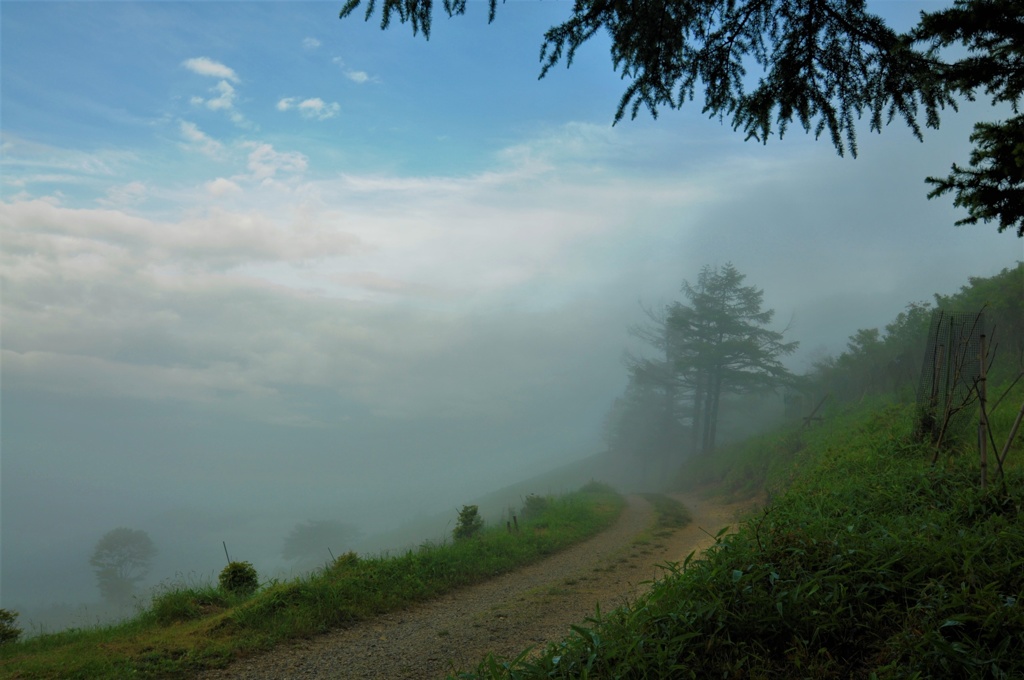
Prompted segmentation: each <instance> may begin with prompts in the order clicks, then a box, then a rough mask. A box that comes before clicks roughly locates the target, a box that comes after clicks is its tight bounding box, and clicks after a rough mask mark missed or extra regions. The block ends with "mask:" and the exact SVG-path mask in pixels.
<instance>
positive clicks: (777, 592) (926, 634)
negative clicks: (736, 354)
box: [462, 388, 1024, 678]
mask: <svg viewBox="0 0 1024 680" xmlns="http://www.w3.org/2000/svg"><path fill="white" fill-rule="evenodd" d="M1022 399H1024V391H1022V390H1021V389H1020V388H1018V389H1017V390H1016V393H1015V394H1014V395H1013V396H1012V397H1011V398H1009V399H1008V400H1007V403H1006V406H1004V407H1003V408H1002V409H1001V410H1000V412H999V413H998V414H997V415H996V417H995V418H994V425H995V429H996V432H997V433H1001V435H999V434H997V441H1005V438H1006V432H1007V431H1008V429H1009V423H1010V422H1011V421H1012V418H1013V415H1015V411H1016V408H1018V407H1019V405H1020V403H1021V401H1022ZM911 411H912V410H911V409H910V408H907V407H899V406H876V407H874V408H867V409H865V408H862V409H861V410H859V411H858V412H857V413H852V414H846V415H841V414H835V413H833V414H832V416H831V417H830V418H829V420H827V421H826V423H825V424H824V425H819V426H817V427H815V428H813V429H811V430H805V431H802V432H797V431H790V432H781V433H775V434H774V435H770V436H766V437H762V438H759V439H758V440H756V441H752V442H747V443H745V444H743V445H740V446H738V447H735V448H733V449H732V450H730V451H727V452H724V453H723V455H722V456H720V457H719V458H718V460H717V461H714V462H712V461H707V460H704V461H696V462H695V463H694V465H693V466H692V467H691V468H690V469H689V471H688V472H689V474H688V476H689V477H690V478H691V479H697V480H701V481H712V480H713V481H717V482H718V483H719V484H720V485H721V489H722V490H723V492H726V493H730V494H734V495H735V494H742V493H750V492H752V491H754V490H756V489H757V488H760V487H762V486H763V487H766V488H768V489H774V491H775V493H774V494H773V495H774V500H773V503H772V505H771V507H770V509H769V510H767V511H765V513H764V514H763V515H761V516H758V517H756V518H754V519H752V520H750V521H749V522H748V523H746V524H745V525H744V527H743V528H742V529H741V531H739V532H738V533H737V534H734V535H731V536H723V537H720V539H719V542H718V543H717V545H716V546H715V547H714V548H712V550H711V551H710V553H709V554H708V555H707V557H706V559H700V560H687V561H686V562H685V563H684V564H681V565H678V566H677V568H676V569H675V571H674V572H673V573H671V574H670V575H668V576H667V577H666V578H665V579H664V580H662V581H660V582H659V584H658V585H657V586H656V587H655V588H654V589H653V590H652V592H651V593H650V594H649V595H648V596H645V597H643V598H640V599H639V600H637V601H636V602H634V603H632V604H631V605H630V606H628V607H625V608H623V609H620V610H616V611H614V612H611V613H608V614H605V615H604V616H599V617H595V619H594V620H592V621H590V622H588V623H587V624H586V625H585V626H581V627H579V628H577V629H576V630H575V631H574V633H573V634H572V635H571V636H570V637H569V638H567V639H566V640H564V641H563V642H561V643H558V644H555V645H552V646H551V647H550V648H549V649H547V650H546V652H545V653H544V654H543V655H541V656H540V657H539V658H535V659H532V660H529V661H527V660H526V657H525V655H524V656H523V657H521V658H520V659H518V660H513V661H510V662H499V661H498V660H495V659H493V658H488V659H486V660H485V661H484V662H482V663H481V665H480V667H479V668H478V669H477V670H476V671H475V672H473V673H467V674H464V675H463V676H462V677H464V678H541V677H543V678H588V677H600V678H613V677H614V678H666V677H672V678H685V677H697V678H702V677H720V678H794V677H808V678H816V677H843V678H848V677H853V678H872V677H878V678H915V677H916V678H930V677H965V678H966V677H977V678H986V677H992V678H1003V677H1024V515H1022V512H1024V465H1022V460H1024V447H1022V445H1021V439H1022V438H1021V436H1020V435H1018V437H1017V439H1016V444H1015V447H1014V448H1013V449H1011V452H1010V460H1009V462H1010V463H1012V465H1008V468H1007V474H1006V488H1005V490H1004V489H1003V488H1002V485H1001V484H998V483H997V484H993V485H992V487H990V489H989V490H988V491H987V492H982V491H981V490H980V489H979V485H978V482H977V480H978V471H977V461H976V458H975V454H973V453H960V454H958V455H953V456H950V457H948V458H945V457H944V458H943V459H942V460H941V461H940V464H939V465H938V466H936V467H935V468H932V467H931V466H930V462H931V458H932V451H931V449H930V448H928V447H926V446H922V445H919V444H914V443H912V442H910V441H909V439H908V437H907V433H908V432H910V431H911Z"/></svg>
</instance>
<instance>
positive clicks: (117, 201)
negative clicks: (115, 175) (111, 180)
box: [98, 181, 149, 207]
mask: <svg viewBox="0 0 1024 680" xmlns="http://www.w3.org/2000/svg"><path fill="white" fill-rule="evenodd" d="M147 193H149V189H148V187H146V185H145V184H143V183H142V182H138V181H135V182H129V183H128V184H121V185H118V186H114V187H110V188H109V189H107V197H106V198H105V199H99V201H98V202H99V203H100V204H101V205H108V206H113V207H119V206H133V205H138V204H140V203H142V202H143V201H145V200H146V194H147Z"/></svg>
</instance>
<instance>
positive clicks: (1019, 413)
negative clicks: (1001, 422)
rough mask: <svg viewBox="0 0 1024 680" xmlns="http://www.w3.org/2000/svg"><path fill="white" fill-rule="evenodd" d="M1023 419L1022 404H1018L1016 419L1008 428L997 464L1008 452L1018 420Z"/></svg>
mask: <svg viewBox="0 0 1024 680" xmlns="http://www.w3.org/2000/svg"><path fill="white" fill-rule="evenodd" d="M1021 420H1024V404H1021V405H1020V410H1019V411H1017V419H1016V420H1014V421H1013V427H1011V428H1010V436H1009V437H1007V438H1006V443H1005V444H1003V450H1002V451H1001V452H1000V454H999V464H1000V465H1002V464H1003V461H1005V460H1006V456H1008V455H1009V453H1010V444H1012V443H1013V438H1014V437H1015V436H1017V428H1019V427H1020V421H1021Z"/></svg>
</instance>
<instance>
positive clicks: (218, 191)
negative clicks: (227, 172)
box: [204, 177, 242, 198]
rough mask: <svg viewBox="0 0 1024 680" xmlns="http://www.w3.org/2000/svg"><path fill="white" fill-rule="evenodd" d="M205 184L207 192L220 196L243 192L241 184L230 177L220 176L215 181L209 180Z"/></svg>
mask: <svg viewBox="0 0 1024 680" xmlns="http://www.w3.org/2000/svg"><path fill="white" fill-rule="evenodd" d="M204 186H205V187H206V191H207V193H209V194H210V195H211V196H216V197H218V198H220V197H222V196H227V195H229V194H239V193H241V192H242V188H241V187H240V186H238V185H237V184H235V183H234V182H232V181H231V180H229V179H225V178H224V177H218V178H217V179H215V180H213V181H210V182H207V183H206V184H205V185H204Z"/></svg>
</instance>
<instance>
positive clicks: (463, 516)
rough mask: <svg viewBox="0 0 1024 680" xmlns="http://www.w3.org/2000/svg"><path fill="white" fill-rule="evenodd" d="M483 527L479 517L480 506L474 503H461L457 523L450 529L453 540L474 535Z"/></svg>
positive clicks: (481, 519)
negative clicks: (452, 529)
mask: <svg viewBox="0 0 1024 680" xmlns="http://www.w3.org/2000/svg"><path fill="white" fill-rule="evenodd" d="M483 528H484V520H483V518H482V517H480V508H478V507H477V506H475V505H463V506H462V510H459V523H458V525H457V526H456V527H455V529H454V531H452V536H454V537H455V540H457V541H458V540H461V539H464V538H470V537H471V536H475V535H476V534H477V533H479V532H480V530H481V529H483Z"/></svg>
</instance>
